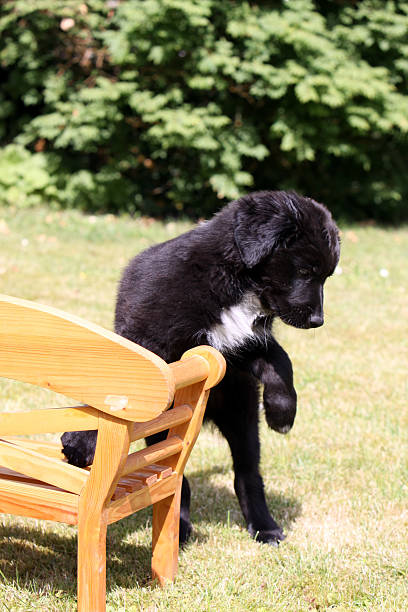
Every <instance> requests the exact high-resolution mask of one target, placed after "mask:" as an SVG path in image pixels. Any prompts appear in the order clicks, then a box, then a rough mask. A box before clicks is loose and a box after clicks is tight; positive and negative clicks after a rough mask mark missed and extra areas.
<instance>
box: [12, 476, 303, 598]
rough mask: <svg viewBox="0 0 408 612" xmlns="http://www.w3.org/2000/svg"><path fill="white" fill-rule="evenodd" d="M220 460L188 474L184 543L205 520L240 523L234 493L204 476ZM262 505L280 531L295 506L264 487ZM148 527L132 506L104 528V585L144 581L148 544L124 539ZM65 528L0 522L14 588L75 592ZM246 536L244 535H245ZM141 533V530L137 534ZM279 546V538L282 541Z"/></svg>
mask: <svg viewBox="0 0 408 612" xmlns="http://www.w3.org/2000/svg"><path fill="white" fill-rule="evenodd" d="M228 471H229V470H226V469H225V468H224V467H222V466H214V467H213V468H211V469H209V470H201V471H196V472H193V473H190V474H188V478H189V481H190V484H191V489H192V514H191V518H192V522H193V529H194V531H193V535H192V539H191V542H190V543H189V544H188V545H187V546H188V547H190V546H194V543H196V542H198V543H203V542H205V541H206V540H207V538H208V535H207V529H206V527H205V525H208V523H212V524H221V525H222V526H224V527H228V526H231V527H232V526H233V525H236V524H237V523H238V524H240V525H241V526H242V528H243V529H245V526H244V521H243V519H242V515H241V511H240V508H239V504H238V501H237V498H236V496H235V494H234V493H233V492H232V491H231V490H230V489H228V488H226V487H223V486H216V485H215V484H213V483H211V482H210V477H211V475H213V474H219V473H223V472H224V473H227V472H228ZM266 498H267V503H268V507H269V509H270V511H271V513H272V515H273V516H274V518H275V519H276V520H277V522H278V523H279V524H280V525H281V526H282V527H283V528H284V531H285V532H286V534H288V532H289V531H290V527H291V524H292V523H293V521H294V520H295V519H296V517H297V516H299V514H300V512H301V505H300V503H299V502H298V501H297V500H296V499H294V498H288V497H285V496H283V495H280V494H272V493H270V492H268V491H266ZM145 527H148V529H151V509H145V510H142V511H141V512H137V513H136V514H133V515H132V516H130V517H127V518H126V519H123V520H122V521H119V522H118V523H115V524H114V525H110V526H109V528H108V536H107V591H108V592H109V590H110V588H114V587H122V588H134V587H135V586H144V585H146V584H148V583H149V582H150V561H151V547H150V543H149V544H138V543H133V542H126V540H127V539H128V538H129V536H132V535H133V534H135V533H136V532H137V531H139V530H141V529H144V528H145ZM66 529H67V530H69V531H70V533H63V534H61V535H60V534H58V533H55V532H53V531H51V530H50V531H44V530H42V529H41V527H39V528H38V529H37V528H35V527H31V526H30V525H29V524H27V525H25V526H21V525H0V570H1V574H2V576H1V574H0V576H1V577H2V578H3V579H6V580H8V581H10V582H12V583H15V584H16V585H17V586H18V587H19V588H27V589H29V590H33V591H36V592H38V591H39V590H42V589H44V590H46V591H48V592H49V591H51V592H56V591H60V590H61V591H63V592H64V593H66V594H67V595H71V596H75V594H76V555H77V540H76V529H75V527H67V528H66ZM249 537H250V536H249V535H248V538H249ZM140 539H144V536H142V538H140ZM283 546H284V544H283Z"/></svg>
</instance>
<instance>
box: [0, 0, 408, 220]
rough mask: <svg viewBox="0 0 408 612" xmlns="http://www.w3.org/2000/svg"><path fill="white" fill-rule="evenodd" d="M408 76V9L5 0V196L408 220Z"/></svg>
mask: <svg viewBox="0 0 408 612" xmlns="http://www.w3.org/2000/svg"><path fill="white" fill-rule="evenodd" d="M407 77H408V1H406V2H404V1H403V2H394V1H391V0H390V1H385V2H384V1H379V0H361V1H356V0H350V1H347V0H337V1H331V2H329V1H324V0H315V1H312V0H287V1H283V2H274V1H264V2H246V1H244V2H240V1H234V0H224V1H223V2H219V1H218V0H108V1H104V0H88V1H87V2H81V1H77V0H66V1H61V0H54V1H53V2H52V3H51V2H49V0H31V1H29V0H14V1H8V0H6V1H4V0H3V3H2V4H1V7H0V80H1V81H0V82H1V83H2V85H1V89H0V145H1V147H2V148H1V149H0V202H2V203H6V204H12V205H19V206H28V205H32V204H36V203H38V202H41V201H46V202H49V203H50V204H55V205H59V206H77V207H81V208H83V209H89V210H94V211H101V212H102V211H113V212H115V211H119V210H127V211H129V212H131V213H135V212H139V213H142V214H150V215H159V216H163V215H174V214H176V215H177V214H189V215H192V216H194V217H198V216H201V215H209V214H211V213H212V212H214V211H215V210H217V209H218V208H219V207H220V205H221V204H223V203H224V202H225V201H226V200H228V199H232V198H235V197H237V196H239V195H241V194H243V193H245V192H247V191H248V190H251V189H264V188H269V189H274V188H279V189H285V188H291V189H296V190H297V191H299V192H301V193H305V194H308V195H311V196H313V197H315V198H317V199H319V200H321V201H323V202H325V203H326V204H327V205H328V206H329V207H330V208H331V209H332V210H333V212H334V213H335V214H337V215H338V216H346V217H350V218H354V219H367V218H373V219H379V220H382V221H400V220H404V219H407V218H408V206H407V204H406V199H407V195H408V173H407V172H406V159H407V154H408V139H407V131H408V94H407V92H408V89H407Z"/></svg>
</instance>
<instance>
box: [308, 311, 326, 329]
mask: <svg viewBox="0 0 408 612" xmlns="http://www.w3.org/2000/svg"><path fill="white" fill-rule="evenodd" d="M323 323H324V317H323V315H322V314H319V313H317V314H312V315H310V317H309V325H310V327H321V326H322V325H323Z"/></svg>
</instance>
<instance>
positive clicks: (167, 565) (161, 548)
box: [152, 476, 183, 585]
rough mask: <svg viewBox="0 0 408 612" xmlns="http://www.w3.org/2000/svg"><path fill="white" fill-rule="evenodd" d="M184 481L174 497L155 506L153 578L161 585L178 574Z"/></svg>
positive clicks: (179, 483)
mask: <svg viewBox="0 0 408 612" xmlns="http://www.w3.org/2000/svg"><path fill="white" fill-rule="evenodd" d="M182 480H183V477H182V476H181V477H180V478H179V480H178V483H177V487H176V491H175V493H174V494H173V495H170V496H169V497H166V498H165V499H162V500H161V501H159V502H157V503H155V504H154V505H153V536H152V577H153V579H154V578H156V579H157V580H158V581H159V583H160V584H161V585H164V584H165V583H166V582H167V581H168V580H170V581H173V580H174V577H175V575H176V573H177V565H178V550H179V524H180V498H181V483H182Z"/></svg>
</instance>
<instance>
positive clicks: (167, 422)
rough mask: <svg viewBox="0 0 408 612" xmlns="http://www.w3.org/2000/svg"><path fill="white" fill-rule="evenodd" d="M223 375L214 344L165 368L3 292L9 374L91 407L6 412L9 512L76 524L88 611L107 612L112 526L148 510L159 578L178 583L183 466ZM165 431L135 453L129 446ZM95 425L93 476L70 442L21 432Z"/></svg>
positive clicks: (89, 327) (2, 461)
mask: <svg viewBox="0 0 408 612" xmlns="http://www.w3.org/2000/svg"><path fill="white" fill-rule="evenodd" d="M224 372H225V361H224V358H223V357H222V356H221V354H220V353H218V351H216V350H215V349H213V348H212V347H209V346H200V347H196V348H193V349H191V350H189V351H187V352H186V353H185V354H184V355H183V356H182V357H181V359H180V361H177V362H175V363H171V364H166V363H165V362H164V361H163V360H162V359H161V358H160V357H158V356H157V355H155V354H153V353H151V352H150V351H148V350H146V349H144V348H142V347H141V346H138V345H136V344H134V343H132V342H130V341H128V340H126V339H124V338H122V337H120V336H118V335H116V334H114V333H112V332H110V331H107V330H105V329H103V328H101V327H99V326H97V325H93V324H91V323H89V322H87V321H84V320H82V319H80V318H78V317H75V316H71V315H68V314H66V313H63V312H61V311H59V310H56V309H54V308H50V307H46V306H41V305H39V304H35V303H33V302H28V301H25V300H20V299H17V298H12V297H8V296H1V295H0V377H5V378H10V379H14V380H18V381H23V382H28V383H32V384H34V385H38V386H40V387H44V388H46V389H50V390H52V391H55V392H57V393H61V394H63V395H64V396H67V397H69V398H72V400H73V401H74V402H78V403H80V404H81V405H76V406H72V407H63V408H52V409H41V410H32V411H29V412H17V413H7V412H3V413H0V512H4V513H9V514H16V515H22V516H29V517H34V518H40V519H48V520H53V521H60V522H63V523H68V524H73V525H77V526H78V610H80V611H82V612H91V611H92V612H94V611H95V612H99V611H103V610H105V596H106V530H107V526H108V525H109V524H110V523H114V522H116V521H118V520H119V519H122V518H124V517H126V516H128V515H130V514H132V513H133V512H136V511H137V510H140V509H142V508H145V507H146V506H149V505H153V536H152V573H153V577H154V578H157V579H158V581H159V582H160V583H161V584H164V583H165V582H166V581H167V580H173V579H174V576H175V573H176V571H177V563H178V540H179V533H178V531H179V514H180V493H181V482H182V477H183V471H184V467H185V465H186V462H187V459H188V457H189V455H190V453H191V450H192V448H193V445H194V442H195V440H196V438H197V436H198V433H199V430H200V427H201V423H202V419H203V415H204V410H205V406H206V402H207V398H208V394H209V391H210V389H211V387H213V386H214V385H216V384H217V383H218V382H219V381H220V380H221V379H222V377H223V375H224ZM172 404H174V406H173V408H172V409H171V410H168V411H166V410H167V408H169V407H170V406H171V405H172ZM167 429H168V430H169V433H168V435H167V438H166V439H165V440H164V441H162V442H158V443H157V444H153V445H152V446H149V447H147V448H143V449H142V450H139V451H137V452H133V453H130V454H129V445H130V444H131V442H133V441H135V440H139V439H141V438H144V437H145V436H148V435H151V434H153V433H156V432H160V431H164V430H167ZM86 430H98V438H97V445H96V451H95V458H94V461H93V464H92V466H90V468H89V469H82V468H78V467H75V466H73V465H69V464H68V463H67V462H66V459H65V458H64V456H63V455H62V452H61V445H60V444H56V443H49V442H45V441H38V440H33V439H29V438H27V437H25V438H24V437H22V436H33V435H34V434H40V433H52V432H64V431H86Z"/></svg>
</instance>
